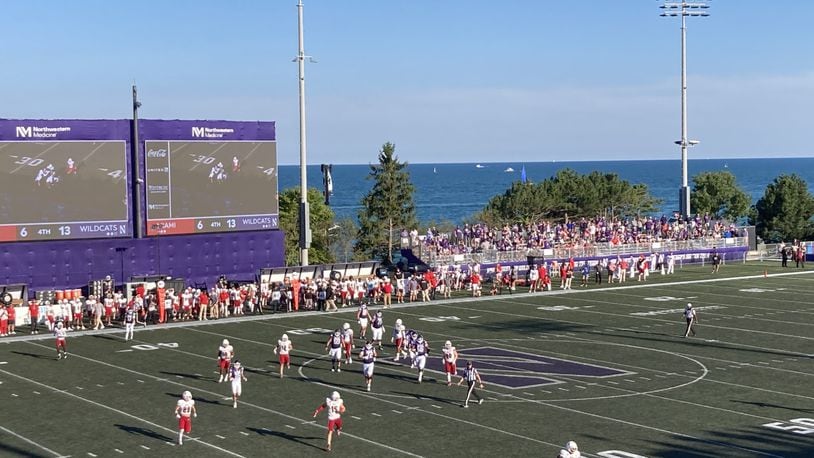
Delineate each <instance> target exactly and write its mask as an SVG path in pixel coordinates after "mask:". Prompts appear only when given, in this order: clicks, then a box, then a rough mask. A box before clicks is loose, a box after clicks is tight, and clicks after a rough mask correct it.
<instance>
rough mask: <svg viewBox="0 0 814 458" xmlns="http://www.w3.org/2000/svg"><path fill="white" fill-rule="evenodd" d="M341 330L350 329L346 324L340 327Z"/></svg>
mask: <svg viewBox="0 0 814 458" xmlns="http://www.w3.org/2000/svg"><path fill="white" fill-rule="evenodd" d="M342 329H350V325H349V324H348V323H345V324H343V325H342Z"/></svg>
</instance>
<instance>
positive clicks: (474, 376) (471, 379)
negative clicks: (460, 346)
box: [458, 361, 483, 408]
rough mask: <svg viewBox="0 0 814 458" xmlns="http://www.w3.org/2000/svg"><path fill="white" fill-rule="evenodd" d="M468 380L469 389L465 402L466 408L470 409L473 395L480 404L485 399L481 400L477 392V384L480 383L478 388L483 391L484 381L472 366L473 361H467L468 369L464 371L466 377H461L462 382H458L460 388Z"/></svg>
mask: <svg viewBox="0 0 814 458" xmlns="http://www.w3.org/2000/svg"><path fill="white" fill-rule="evenodd" d="M464 380H466V384H467V386H468V387H469V389H468V390H467V391H466V401H464V405H463V406H464V408H466V407H469V398H470V397H472V396H473V395H474V396H475V399H477V400H478V404H483V398H481V397H480V396H479V395H478V393H476V392H475V382H477V383H478V387H479V388H480V389H483V381H482V380H481V379H480V374H479V373H478V370H477V369H475V366H473V365H472V361H467V363H466V369H464V375H462V376H461V380H459V381H458V386H461V383H463V382H464Z"/></svg>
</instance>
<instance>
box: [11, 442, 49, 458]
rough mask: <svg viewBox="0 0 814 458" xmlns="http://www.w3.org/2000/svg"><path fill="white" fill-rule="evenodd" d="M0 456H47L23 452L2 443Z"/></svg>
mask: <svg viewBox="0 0 814 458" xmlns="http://www.w3.org/2000/svg"><path fill="white" fill-rule="evenodd" d="M0 455H2V456H19V457H25V458H45V457H46V455H40V454H38V453H34V452H32V451H30V450H23V449H21V448H19V447H15V446H13V445H9V444H3V443H0Z"/></svg>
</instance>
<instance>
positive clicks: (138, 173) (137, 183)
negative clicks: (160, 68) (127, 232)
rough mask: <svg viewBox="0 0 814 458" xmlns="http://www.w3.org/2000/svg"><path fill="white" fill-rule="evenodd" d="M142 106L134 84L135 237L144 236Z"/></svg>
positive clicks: (132, 146)
mask: <svg viewBox="0 0 814 458" xmlns="http://www.w3.org/2000/svg"><path fill="white" fill-rule="evenodd" d="M139 108H141V102H139V101H138V90H137V89H136V85H135V84H134V85H133V144H132V145H131V148H132V151H133V176H134V177H135V178H136V179H135V180H133V181H134V182H133V193H134V196H133V198H134V199H133V201H134V202H135V207H136V208H135V209H133V210H134V213H133V214H134V215H135V224H136V227H135V234H134V235H135V237H136V238H137V239H140V238H141V237H142V233H141V225H142V222H141V183H142V182H143V180H142V179H141V171H140V170H139V160H138V152H139V151H138V150H139V140H138V134H139V132H138V109H139Z"/></svg>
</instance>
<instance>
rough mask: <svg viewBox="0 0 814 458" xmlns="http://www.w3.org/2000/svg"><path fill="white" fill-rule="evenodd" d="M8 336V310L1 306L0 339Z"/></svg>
mask: <svg viewBox="0 0 814 458" xmlns="http://www.w3.org/2000/svg"><path fill="white" fill-rule="evenodd" d="M7 335H8V308H7V307H6V306H5V305H0V337H3V336H7Z"/></svg>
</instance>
